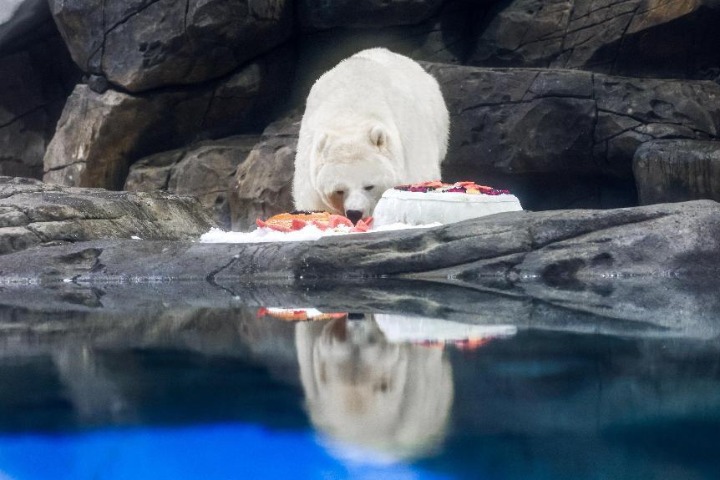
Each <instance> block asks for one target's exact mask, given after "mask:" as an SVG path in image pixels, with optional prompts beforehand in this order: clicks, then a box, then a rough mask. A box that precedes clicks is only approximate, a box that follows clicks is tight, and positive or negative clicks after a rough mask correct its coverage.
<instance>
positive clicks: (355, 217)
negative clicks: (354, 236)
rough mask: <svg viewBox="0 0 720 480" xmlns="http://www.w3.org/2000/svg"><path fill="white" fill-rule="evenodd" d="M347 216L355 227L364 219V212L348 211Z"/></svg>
mask: <svg viewBox="0 0 720 480" xmlns="http://www.w3.org/2000/svg"><path fill="white" fill-rule="evenodd" d="M345 216H346V217H347V218H348V219H350V221H351V222H352V223H353V225H355V224H357V223H358V221H360V219H362V218H363V212H362V211H360V210H346V211H345Z"/></svg>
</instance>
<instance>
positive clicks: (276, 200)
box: [229, 113, 302, 231]
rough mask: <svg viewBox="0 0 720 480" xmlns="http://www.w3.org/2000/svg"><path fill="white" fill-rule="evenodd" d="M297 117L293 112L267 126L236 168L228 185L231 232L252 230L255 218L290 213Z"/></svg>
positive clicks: (297, 128)
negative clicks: (258, 140)
mask: <svg viewBox="0 0 720 480" xmlns="http://www.w3.org/2000/svg"><path fill="white" fill-rule="evenodd" d="M301 118H302V117H301V115H300V114H299V113H294V114H291V115H289V116H287V117H285V118H283V119H281V120H278V121H277V122H274V123H272V124H270V125H269V126H268V128H266V129H265V131H264V132H263V135H262V137H261V139H260V142H259V143H258V144H257V145H256V146H255V147H254V148H253V149H252V151H251V152H250V154H249V155H248V156H247V160H245V162H243V163H242V165H240V166H239V167H238V169H237V172H236V174H235V177H234V179H233V181H232V183H231V186H230V201H229V203H230V219H231V226H232V230H234V231H248V230H252V229H254V228H255V220H256V219H257V218H268V217H271V216H272V215H275V214H278V213H282V212H289V211H291V210H293V201H292V178H293V174H294V172H295V153H296V148H297V141H298V133H299V131H300V120H301Z"/></svg>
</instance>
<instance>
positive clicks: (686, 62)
mask: <svg viewBox="0 0 720 480" xmlns="http://www.w3.org/2000/svg"><path fill="white" fill-rule="evenodd" d="M23 3H28V5H29V3H31V2H23ZM49 5H50V8H49V12H48V10H47V9H39V10H37V11H33V10H32V9H29V10H27V11H31V12H33V14H32V15H30V17H31V18H30V19H29V20H28V18H25V20H23V22H28V21H30V22H31V23H32V22H36V23H35V24H36V25H37V24H43V23H42V22H43V21H45V24H47V19H48V15H51V16H52V20H53V22H54V25H55V26H56V29H55V30H54V33H53V32H51V33H52V35H55V38H56V39H57V38H60V37H58V35H61V37H62V39H63V42H62V43H57V42H56V45H60V46H61V47H62V48H63V49H64V52H63V54H64V55H65V56H66V58H67V57H72V59H73V60H74V62H75V64H76V66H77V68H79V69H80V70H82V72H83V73H84V80H83V83H82V84H80V85H77V86H76V87H75V89H74V90H73V93H72V95H70V97H69V99H68V101H67V102H66V103H65V107H64V111H63V114H62V119H61V120H60V122H59V124H58V126H57V129H56V130H55V122H57V118H58V117H59V112H58V108H57V107H54V110H52V112H48V111H47V110H48V108H49V107H47V106H48V105H53V106H56V105H60V104H62V103H63V102H64V99H65V98H66V97H67V95H68V93H69V88H68V86H67V85H65V88H64V89H59V90H58V89H55V91H57V92H59V93H53V94H52V95H48V94H47V92H46V91H47V90H48V88H49V87H48V85H49V83H48V79H49V78H53V77H57V76H53V75H48V74H47V68H45V67H46V66H47V63H48V62H49V60H48V59H47V58H46V59H45V60H42V61H37V60H36V61H35V63H32V62H29V61H28V60H27V59H23V58H24V57H23V56H27V54H28V53H27V52H28V51H29V50H28V49H29V48H30V46H29V45H33V41H34V39H36V38H37V37H36V36H35V37H33V36H32V35H31V34H29V33H27V32H24V33H22V34H15V35H14V36H13V39H12V42H10V43H8V44H7V45H6V46H5V47H3V44H2V40H1V39H0V71H3V68H4V70H5V71H10V70H12V71H16V72H18V75H22V77H21V80H18V79H15V80H13V81H12V82H11V81H10V80H8V78H9V77H5V78H4V80H5V84H4V85H0V119H2V120H0V146H3V147H4V148H3V149H2V151H3V152H6V153H4V155H3V156H2V161H0V173H2V172H4V173H6V174H11V175H26V176H34V177H39V176H40V174H41V172H40V168H39V165H40V157H41V156H42V157H43V159H42V163H43V169H42V174H43V175H44V179H45V180H46V181H48V182H53V183H59V184H63V185H73V186H86V187H103V188H110V189H121V188H123V187H124V185H125V183H126V181H127V176H128V174H129V172H130V170H131V167H132V165H133V164H134V163H135V162H137V161H138V160H140V159H141V158H144V157H147V156H149V155H153V154H157V153H161V152H165V151H171V150H174V149H177V148H192V147H191V146H192V144H194V143H196V142H199V141H203V142H204V141H208V140H214V139H222V137H225V136H230V135H239V134H259V133H260V132H262V131H263V129H264V128H265V127H267V126H268V125H269V124H270V123H272V122H273V121H276V120H280V119H282V118H284V116H285V113H284V112H286V111H288V110H289V109H290V108H293V107H298V108H300V109H301V108H302V103H303V101H304V98H305V95H306V94H307V91H308V89H309V87H310V85H311V84H312V82H313V81H314V79H315V78H317V76H318V75H319V74H321V73H322V72H323V71H325V70H326V69H328V68H330V67H332V66H333V65H334V64H335V63H336V62H337V61H339V60H340V59H341V58H344V57H346V56H348V55H351V54H352V53H354V52H356V51H358V50H360V49H362V48H367V47H374V46H385V47H388V48H391V49H392V50H395V51H397V52H400V53H403V54H406V55H409V56H411V57H413V58H415V59H417V60H422V61H428V62H432V65H428V69H429V70H430V71H432V72H433V73H434V74H435V75H436V76H437V77H438V78H439V80H440V82H441V84H442V86H443V91H444V93H445V95H446V98H447V100H448V103H449V105H450V109H451V111H452V113H453V131H452V144H451V149H450V152H449V155H448V158H447V161H446V164H445V167H444V171H443V174H444V175H445V176H446V177H447V179H448V180H455V179H466V180H476V181H481V182H483V183H491V184H494V185H496V186H498V187H506V188H510V189H511V190H513V191H514V192H515V193H516V194H518V195H519V196H520V197H521V200H522V201H523V205H524V206H525V207H526V208H530V209H552V208H568V207H573V208H575V207H592V208H608V207H619V206H631V205H635V204H637V203H638V197H637V188H638V187H637V186H636V180H637V182H638V183H637V184H638V185H639V184H640V183H639V182H643V180H639V179H636V178H635V177H636V173H635V172H634V171H633V169H632V159H633V156H634V155H635V151H636V150H637V149H638V147H640V146H641V145H642V144H644V143H646V142H651V141H655V140H662V139H690V140H702V141H711V142H713V143H712V144H710V148H712V147H714V145H715V144H714V142H715V140H716V139H717V135H718V129H717V126H718V125H717V124H718V103H719V102H720V100H719V98H720V97H719V96H718V87H717V84H716V83H715V82H714V81H715V80H716V79H717V78H718V76H720V53H718V52H720V33H718V32H719V30H718V29H717V28H715V26H716V24H717V22H718V21H719V20H720V8H719V7H718V4H717V2H714V1H712V0H691V1H683V2H658V1H647V0H627V1H623V2H610V1H600V2H598V1H594V0H592V1H591V0H562V1H561V0H552V1H537V0H502V1H500V0H483V1H471V0H392V1H374V0H362V1H358V2H349V1H339V2H320V1H316V0H297V1H295V2H291V1H288V0H243V1H239V2H232V3H229V2H223V1H221V0H211V1H199V0H190V1H189V2H185V3H184V4H181V3H177V2H172V1H169V0H152V1H140V0H137V1H132V2H121V3H112V2H111V3H110V4H108V3H107V2H106V3H102V2H101V3H98V2H94V1H89V0H64V1H62V2H61V1H55V0H51V1H50V2H49ZM43 19H44V20H43ZM25 24H26V23H25ZM2 28H3V27H2V25H0V29H2ZM5 30H7V28H6V29H5ZM1 31H3V30H0V32H1ZM58 32H59V33H58ZM3 48H5V49H6V50H5V52H6V53H5V54H3V53H2V52H3ZM7 49H9V50H7ZM3 55H4V56H3ZM3 62H5V65H6V66H5V67H3ZM38 62H39V65H41V66H42V67H43V68H38V67H37V65H38ZM18 65H19V66H18ZM497 67H503V69H497ZM568 69H572V70H568ZM13 82H14V83H13ZM73 83H76V79H75V80H72V81H71V85H70V86H72V84H73ZM38 92H40V93H38ZM19 98H25V99H27V100H22V101H19V100H18V99H19ZM17 104H21V105H22V106H23V107H22V108H19V107H17ZM51 137H52V140H51ZM268 141H269V138H268V136H267V135H266V136H264V137H263V139H262V140H261V142H264V145H266V146H265V147H263V144H258V146H257V149H255V151H254V153H252V156H253V162H252V163H253V164H257V163H258V162H260V163H261V162H263V161H265V160H263V159H265V158H268V159H270V160H268V161H270V162H272V161H273V160H272V159H273V158H275V157H274V156H273V155H274V154H268V155H264V154H262V152H263V151H268V150H267V145H268V144H267V142H268ZM678 145H684V144H678ZM289 148H290V150H292V146H290V147H289ZM275 160H277V159H275ZM241 163H242V162H237V165H240V164H241ZM244 168H245V169H247V170H248V171H247V172H243V173H245V175H246V178H248V177H247V175H249V174H250V175H252V173H249V172H250V170H252V171H253V172H258V173H257V174H258V175H262V176H263V178H262V179H258V183H261V184H266V185H270V184H273V185H276V187H273V189H274V190H275V191H281V190H282V189H283V188H285V187H283V185H284V182H285V181H286V179H287V177H288V171H287V169H286V168H285V167H283V168H281V169H280V170H281V171H280V172H278V177H277V178H270V177H269V176H268V173H267V172H268V171H270V170H269V169H268V168H264V169H263V168H250V164H249V165H248V166H246V167H244ZM146 170H147V168H146ZM636 171H637V170H636ZM131 183H132V182H131ZM645 183H647V182H646V181H645ZM236 187H237V184H231V186H230V187H229V188H230V189H233V188H236ZM203 188H204V187H203ZM190 190H192V188H190ZM237 192H239V196H238V197H237V198H249V195H250V196H251V195H253V194H252V193H251V192H250V190H248V192H243V191H242V189H240V190H238V191H237ZM237 192H236V193H237ZM227 195H228V196H232V195H231V193H228V194H227ZM692 198H697V196H695V197H692ZM661 200H663V198H657V199H655V200H654V201H661ZM243 202H244V203H243ZM272 202H277V204H276V205H271V203H272ZM284 202H285V196H284V195H275V196H273V195H271V196H269V197H267V198H265V199H262V200H260V201H259V204H262V205H263V206H262V208H258V207H257V205H253V202H252V201H248V202H246V201H244V200H243V201H239V202H238V203H237V205H238V207H237V212H236V213H233V214H232V216H233V218H235V219H236V220H235V221H234V222H235V225H236V228H245V227H246V226H247V225H248V224H249V223H251V221H250V219H251V217H252V216H254V215H256V214H257V213H258V212H263V213H269V212H272V211H276V210H281V209H284V208H285V203H284ZM241 205H244V206H241ZM243 208H245V210H244V211H241V210H242V209H243ZM240 218H243V219H244V220H242V221H240V220H237V219H240Z"/></svg>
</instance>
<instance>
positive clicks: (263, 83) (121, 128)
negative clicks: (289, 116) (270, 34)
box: [43, 50, 293, 190]
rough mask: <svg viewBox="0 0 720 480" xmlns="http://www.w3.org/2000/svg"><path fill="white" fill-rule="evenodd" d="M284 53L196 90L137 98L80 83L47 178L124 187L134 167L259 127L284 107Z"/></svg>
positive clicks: (49, 158) (288, 65) (49, 156)
mask: <svg viewBox="0 0 720 480" xmlns="http://www.w3.org/2000/svg"><path fill="white" fill-rule="evenodd" d="M287 55H288V51H287V50H279V51H276V52H273V53H272V54H270V55H266V56H264V57H263V58H261V59H259V60H258V61H256V62H253V63H250V64H248V65H246V66H245V67H243V68H242V69H240V70H239V71H237V72H236V73H234V74H232V75H231V76H229V77H227V78H223V79H221V80H218V81H215V82H209V83H207V84H203V85H202V86H198V87H195V88H173V89H164V90H162V91H158V92H153V93H147V94H141V95H132V94H129V93H122V92H118V91H116V90H107V91H106V92H104V93H102V94H98V93H96V92H94V91H92V90H91V89H90V88H89V87H88V86H87V85H78V86H77V87H76V88H75V90H74V91H73V93H72V95H71V96H70V98H69V99H68V101H67V104H66V105H65V110H64V111H63V114H62V117H61V118H60V121H59V122H58V127H57V131H56V133H55V136H54V137H53V139H52V141H51V142H50V145H49V146H48V149H47V152H46V154H45V158H44V170H45V175H44V177H43V178H44V180H45V181H46V182H50V183H57V184H60V185H68V186H80V187H100V188H107V189H112V190H118V189H121V188H122V186H123V185H124V183H125V178H126V176H127V172H128V169H129V166H130V164H131V163H132V162H133V161H135V160H137V159H139V158H142V157H144V156H147V155H150V154H153V153H156V152H161V151H166V150H170V149H173V148H177V147H179V146H182V145H185V144H188V143H191V142H192V141H193V140H198V139H201V138H207V137H210V138H213V137H223V136H227V135H231V134H236V133H241V132H247V131H254V130H256V129H258V128H260V126H261V125H264V124H265V123H266V122H267V121H268V118H269V117H271V116H272V115H273V113H274V108H273V106H274V105H278V104H282V98H283V94H282V93H280V94H278V89H279V87H278V84H282V83H283V82H285V81H286V79H287V76H288V75H290V74H291V72H292V68H293V65H292V62H289V61H288V56H287Z"/></svg>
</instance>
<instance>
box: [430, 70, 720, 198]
mask: <svg viewBox="0 0 720 480" xmlns="http://www.w3.org/2000/svg"><path fill="white" fill-rule="evenodd" d="M426 68H427V69H428V70H429V71H430V72H431V73H432V74H433V75H435V76H436V78H437V79H438V80H439V82H440V85H441V88H442V90H443V95H444V96H445V100H446V102H447V104H448V109H449V110H450V115H451V125H452V129H451V139H450V148H449V152H448V156H447V159H446V161H445V164H444V165H443V177H444V178H445V179H446V180H466V179H478V180H481V181H484V182H487V183H491V182H495V183H496V184H497V186H505V187H509V188H510V189H511V190H513V191H514V193H516V194H518V195H519V196H520V198H521V200H522V201H525V200H526V199H542V198H543V197H548V194H549V193H550V194H551V195H553V196H554V195H558V197H559V198H563V197H562V195H563V194H564V193H563V189H564V188H565V186H567V185H571V186H572V185H573V184H574V183H579V184H581V185H588V186H592V185H593V184H595V183H597V179H603V180H602V181H603V182H605V187H606V188H607V189H608V191H612V189H613V183H616V182H617V181H620V182H622V183H623V184H624V187H623V189H625V190H626V191H628V192H632V190H633V188H632V186H631V185H630V184H631V183H632V182H633V180H632V178H633V177H632V158H633V155H634V153H635V150H636V149H637V147H638V146H640V145H641V144H642V143H643V142H646V141H650V140H654V139H659V138H689V139H714V138H717V137H718V132H720V104H719V103H718V99H720V85H718V84H716V83H714V82H710V81H677V80H652V79H631V78H622V77H611V76H607V75H602V74H593V73H589V72H580V71H568V70H534V69H486V68H478V67H464V66H453V65H443V64H427V65H426ZM538 178H543V179H549V180H550V182H551V183H550V184H544V183H543V182H539V181H537V179H538ZM581 188H583V187H581ZM573 195H574V194H573ZM627 197H628V199H629V201H630V202H631V203H630V204H628V205H631V204H632V203H634V199H632V200H630V199H631V197H632V195H631V194H628V195H627ZM567 202H568V204H573V203H575V204H577V203H576V202H573V197H572V196H568V197H567ZM523 206H524V207H525V208H530V209H534V208H539V207H540V205H538V203H536V202H534V201H530V202H529V203H527V204H526V203H525V202H524V203H523ZM587 206H591V207H597V206H600V205H597V204H590V205H587ZM615 206H618V205H615ZM620 206H622V205H620Z"/></svg>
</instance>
